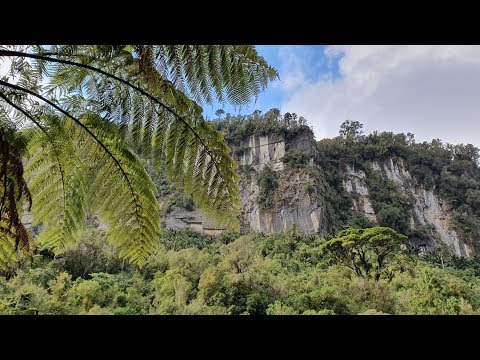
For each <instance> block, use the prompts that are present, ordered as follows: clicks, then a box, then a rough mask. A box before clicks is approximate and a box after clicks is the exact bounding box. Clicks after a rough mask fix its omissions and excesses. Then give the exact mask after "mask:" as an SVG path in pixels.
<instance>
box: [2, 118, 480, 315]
mask: <svg viewBox="0 0 480 360" xmlns="http://www.w3.org/2000/svg"><path fill="white" fill-rule="evenodd" d="M212 123H213V124H214V125H215V126H216V127H217V128H218V129H221V130H222V131H223V133H224V136H225V139H226V141H227V143H228V144H229V146H230V147H231V149H232V152H233V156H234V159H235V160H236V162H237V163H238V164H239V171H240V174H241V200H242V212H241V216H240V223H241V234H239V233H235V232H232V231H226V230H225V229H222V228H220V227H217V226H216V225H215V223H214V222H213V221H211V220H209V219H207V218H206V217H205V216H203V215H202V214H201V213H200V212H199V211H198V210H197V209H196V208H195V206H194V204H193V202H192V200H191V199H189V198H187V197H185V196H184V195H183V193H182V191H181V188H180V189H175V188H174V187H173V186H172V185H168V184H167V182H166V181H165V179H164V177H163V175H162V174H158V173H156V174H152V175H153V179H154V181H155V183H156V185H157V187H158V199H159V201H160V203H161V205H162V208H163V211H164V214H163V219H164V225H165V227H166V228H167V230H164V231H163V233H162V234H161V246H160V247H159V248H158V249H157V251H156V253H155V254H154V255H153V256H151V257H150V258H149V259H148V261H147V262H146V265H145V266H144V267H141V268H140V267H138V266H136V265H133V264H129V263H128V262H125V261H123V260H120V258H119V256H118V250H116V249H115V248H114V247H113V246H112V245H109V244H108V243H107V241H106V236H105V227H104V226H103V225H102V224H99V223H98V222H97V220H96V219H95V218H94V217H92V218H90V219H89V221H88V227H89V229H88V230H87V231H86V232H85V233H83V236H82V240H81V241H80V242H79V243H77V244H73V245H71V246H70V247H69V248H68V249H67V250H66V251H65V252H64V253H62V254H59V255H54V253H53V252H52V251H51V249H50V248H48V247H46V246H37V247H36V248H35V249H34V255H33V258H32V259H28V258H24V259H23V260H22V262H21V263H20V264H19V266H18V267H17V268H15V269H11V270H10V271H8V272H4V273H3V274H2V275H3V276H0V314H119V315H122V314H223V315H239V314H244V315H262V314H268V315H292V314H304V315H333V314H479V313H480V282H479V276H480V256H478V249H479V247H480V243H479V241H478V239H479V231H480V222H479V215H480V176H479V174H480V173H479V168H478V156H479V153H478V152H479V151H478V149H476V148H475V147H473V146H471V145H449V144H443V143H442V142H441V141H440V140H434V141H432V142H430V143H426V142H423V143H417V142H415V139H414V136H413V135H412V134H407V135H405V134H392V133H389V132H384V133H374V134H369V135H363V134H362V133H361V124H359V123H357V122H346V123H344V124H343V125H342V128H341V129H340V135H339V136H338V137H336V138H333V139H319V141H316V139H315V138H314V136H313V133H312V131H311V129H310V128H309V127H308V125H307V123H306V121H305V119H303V118H299V119H298V121H297V118H296V116H295V115H294V114H285V115H283V116H281V115H280V114H279V112H277V111H275V110H271V111H269V112H267V113H266V114H264V115H261V114H260V113H259V112H255V113H254V114H252V115H251V116H248V117H231V116H229V115H228V114H227V116H226V118H225V119H221V120H215V121H212ZM34 230H38V229H34ZM402 234H403V235H402ZM336 245H338V246H336Z"/></svg>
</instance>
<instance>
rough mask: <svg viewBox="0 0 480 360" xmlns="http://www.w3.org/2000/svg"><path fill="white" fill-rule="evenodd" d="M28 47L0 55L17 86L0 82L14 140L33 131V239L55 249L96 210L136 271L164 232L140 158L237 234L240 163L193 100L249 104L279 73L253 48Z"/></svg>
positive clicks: (30, 152)
mask: <svg viewBox="0 0 480 360" xmlns="http://www.w3.org/2000/svg"><path fill="white" fill-rule="evenodd" d="M33 49H34V50H35V53H33V52H28V51H26V50H27V49H25V48H14V49H1V48H0V57H2V56H3V57H9V58H12V59H14V61H13V64H12V72H11V75H12V77H10V78H5V79H2V80H0V94H1V95H0V96H1V98H2V100H3V101H2V102H0V110H3V111H4V112H6V113H9V114H10V115H11V116H10V117H8V118H13V119H16V120H15V121H13V122H12V123H13V124H14V126H15V125H20V121H23V123H22V125H20V126H17V129H16V131H18V128H19V127H24V126H25V125H23V124H24V123H27V124H28V123H30V124H31V123H33V124H35V125H36V126H37V127H39V129H40V130H38V131H34V130H30V129H29V130H28V131H26V132H25V134H28V137H29V139H30V141H29V146H28V147H27V150H28V151H27V158H28V162H27V168H26V178H27V180H28V184H29V186H30V189H31V192H32V195H33V207H32V214H33V215H34V218H35V222H37V223H41V224H42V225H43V228H44V229H43V231H42V233H41V235H40V237H39V241H40V242H43V243H45V244H48V245H50V246H52V247H53V248H54V249H55V251H57V252H60V251H62V250H63V249H64V248H65V247H66V246H68V244H69V243H71V242H73V241H75V239H76V238H77V237H78V234H79V232H80V230H81V229H82V228H83V225H84V223H85V217H86V214H87V213H88V212H91V213H97V214H98V215H99V216H100V217H101V218H102V219H103V220H104V222H105V223H106V224H107V227H108V233H109V235H110V240H111V241H112V242H113V243H114V244H115V245H116V246H118V247H120V253H121V255H122V256H123V257H125V258H127V259H129V260H132V261H134V262H136V263H137V264H140V265H142V264H143V263H144V262H145V259H146V258H147V257H148V255H149V254H151V253H152V251H153V249H154V246H155V244H156V240H157V239H158V235H159V233H160V229H159V208H158V203H157V201H156V199H155V196H154V194H155V188H154V185H153V183H152V182H151V180H150V178H149V177H148V175H147V174H146V172H145V169H144V167H143V166H142V163H141V161H140V160H139V158H138V157H137V155H138V156H141V157H143V158H144V159H145V160H147V161H148V162H149V163H150V164H151V165H153V166H154V167H155V168H157V169H162V170H163V171H164V172H165V174H166V176H167V179H168V180H170V181H171V182H173V183H174V184H175V185H176V186H177V187H180V188H183V189H184V191H185V193H186V195H192V197H193V199H194V202H195V204H196V205H197V207H198V208H200V209H201V210H202V211H203V212H204V213H205V214H206V215H207V216H208V217H210V218H212V219H213V220H216V221H217V222H218V223H219V224H221V225H226V226H230V227H237V228H238V220H237V215H238V213H239V205H240V204H239V193H238V179H239V176H238V174H237V171H236V167H237V165H236V163H235V162H234V161H233V160H232V159H231V157H230V156H229V153H230V149H229V148H228V147H227V146H226V145H225V143H224V139H223V136H222V135H221V133H219V132H217V131H215V130H214V129H213V128H212V127H211V126H210V125H209V124H208V123H207V122H206V121H205V120H204V119H203V117H202V115H201V113H202V109H201V107H200V106H199V104H198V103H200V104H201V103H203V102H205V103H212V102H213V101H214V100H220V101H225V100H227V101H229V102H231V103H233V104H235V105H242V104H245V103H247V102H249V101H250V99H251V98H252V97H255V96H257V95H258V94H259V92H260V91H261V90H263V89H264V88H265V87H266V86H267V84H268V82H269V81H271V80H273V79H274V78H275V77H276V76H277V73H276V71H275V70H274V69H273V68H271V67H269V66H268V64H267V63H266V62H265V60H264V59H263V58H261V57H259V56H258V54H257V53H256V51H255V49H254V48H253V47H251V46H174V45H168V46H167V45H155V46H53V47H51V48H50V49H49V50H48V51H47V50H46V49H44V48H42V47H33ZM27 60H28V61H27ZM44 76H49V80H50V81H49V83H48V85H47V86H46V87H42V85H41V81H42V79H43V77H44ZM169 77H170V79H169ZM13 79H16V81H13ZM191 98H193V100H192V99H191ZM195 101H196V102H195ZM129 149H132V150H129ZM4 193H5V191H4ZM2 241H3V240H2ZM4 242H5V243H6V244H7V243H8V241H6V240H5V241H4ZM0 266H1V264H0Z"/></svg>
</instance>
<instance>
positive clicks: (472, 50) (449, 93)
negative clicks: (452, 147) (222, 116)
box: [204, 45, 480, 147]
mask: <svg viewBox="0 0 480 360" xmlns="http://www.w3.org/2000/svg"><path fill="white" fill-rule="evenodd" d="M257 50H258V52H259V53H260V55H262V56H263V57H264V58H265V59H266V60H267V61H268V62H269V63H270V64H271V65H272V66H274V67H275V68H277V69H278V71H279V75H280V80H278V81H275V82H274V83H271V84H270V86H269V88H268V89H267V90H266V91H264V92H263V93H261V94H260V96H259V98H258V99H257V102H256V103H253V102H252V103H251V104H249V106H248V107H244V108H241V109H239V108H237V109H234V108H233V107H232V106H229V105H224V106H223V109H224V110H225V112H230V113H231V114H239V113H240V114H251V113H252V112H253V111H254V110H256V109H258V110H261V111H262V112H265V111H267V110H269V109H271V108H274V107H275V108H279V109H280V110H281V111H282V112H283V113H284V112H287V111H288V112H295V113H297V114H298V115H299V116H300V115H301V116H304V117H305V118H306V119H307V122H308V123H309V125H311V126H312V127H313V129H314V132H315V135H316V138H317V139H320V138H323V137H333V136H336V135H337V134H338V129H339V126H340V124H341V123H342V122H343V121H344V120H346V119H352V120H358V121H360V122H362V123H363V124H364V130H365V132H367V133H368V132H371V131H373V130H379V131H394V132H405V133H407V132H413V133H414V134H415V137H416V139H417V141H423V140H428V141H429V140H431V139H433V138H440V139H442V140H444V141H445V142H450V143H472V144H474V145H475V146H477V147H480V101H479V100H478V98H479V95H480V46H463V45H455V46H446V45H429V46H421V45H414V46H408V45H401V46H399V45H384V46H382V45H353V46H347V45H342V46H335V45H331V46H320V45H318V46H312V45H302V46H299V45H281V46H276V45H275V46H273V45H272V46H270V45H262V46H257ZM219 108H222V105H220V104H217V105H214V106H208V105H206V106H204V113H205V115H206V116H207V117H208V118H213V117H215V115H214V113H215V111H216V110H217V109H219Z"/></svg>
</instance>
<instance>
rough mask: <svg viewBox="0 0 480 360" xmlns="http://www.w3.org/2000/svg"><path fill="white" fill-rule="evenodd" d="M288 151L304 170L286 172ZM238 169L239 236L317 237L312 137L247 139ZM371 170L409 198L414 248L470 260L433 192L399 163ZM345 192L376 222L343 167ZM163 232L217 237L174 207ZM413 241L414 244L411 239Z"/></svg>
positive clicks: (351, 172) (359, 179)
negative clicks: (268, 173)
mask: <svg viewBox="0 0 480 360" xmlns="http://www.w3.org/2000/svg"><path fill="white" fill-rule="evenodd" d="M289 151H302V152H305V153H307V154H308V155H309V164H308V165H309V166H308V168H301V169H298V168H297V169H295V168H289V167H288V166H287V165H286V164H285V163H284V161H283V159H284V157H285V155H286V154H287V153H288V152H289ZM235 157H236V161H237V162H238V163H239V165H240V166H241V184H240V185H241V186H240V187H241V190H240V191H241V202H242V212H241V218H240V224H241V232H242V233H247V232H250V231H260V232H263V233H274V232H282V231H284V230H286V229H288V228H289V227H291V226H292V225H293V224H296V225H297V228H298V230H299V231H301V232H302V233H305V234H313V233H323V232H324V231H325V229H326V228H327V222H328V219H327V218H326V215H325V199H324V188H323V185H322V183H321V181H319V180H318V177H316V176H314V175H312V174H313V172H312V171H309V170H308V169H310V170H312V169H313V170H314V171H320V172H321V171H322V169H321V168H320V166H319V165H318V154H317V148H316V145H315V139H314V137H313V134H312V133H311V132H309V131H302V132H300V133H298V134H294V135H291V134H290V135H289V136H286V135H282V134H280V135H278V134H272V135H266V136H251V137H249V138H248V139H246V140H245V141H244V146H243V149H241V150H238V149H237V154H236V155H235ZM370 165H371V167H372V169H373V170H376V171H380V172H382V173H383V174H384V175H385V177H386V178H387V179H390V180H391V181H393V182H394V183H395V184H397V185H398V188H399V190H400V191H401V192H403V194H404V195H406V196H407V197H408V198H409V199H411V203H412V206H411V210H410V215H411V219H410V226H411V228H412V229H423V230H425V229H427V230H428V231H429V233H430V240H425V239H421V240H420V239H418V241H417V242H416V243H415V245H417V246H421V247H425V248H426V249H427V250H428V249H431V248H433V247H435V246H436V244H445V245H447V246H448V247H449V248H450V249H451V250H452V251H453V252H454V253H455V254H457V255H460V256H470V255H472V254H473V250H472V248H471V247H469V246H468V245H467V244H465V242H464V241H462V239H461V237H460V236H459V234H457V233H456V232H455V231H454V230H452V229H450V227H449V222H450V217H449V213H450V210H451V209H450V207H449V205H448V204H447V203H446V202H445V201H444V200H443V199H441V198H439V197H438V196H437V195H436V193H435V192H434V190H427V189H425V188H424V187H423V186H421V185H419V184H417V182H416V181H415V180H414V179H413V178H412V176H411V175H410V173H409V172H408V170H407V167H406V165H405V163H404V161H403V159H401V158H393V157H392V158H386V159H384V160H382V161H378V160H377V161H372V162H370ZM266 166H268V167H269V168H270V169H272V170H273V171H274V172H275V174H276V176H277V179H278V188H277V189H276V190H275V197H274V199H273V204H274V205H273V206H272V207H271V208H268V209H264V210H262V208H261V206H260V205H259V203H258V196H259V193H260V188H259V184H258V178H259V174H260V173H261V172H262V170H264V168H265V167H266ZM344 175H345V180H344V182H343V185H344V188H345V190H346V191H347V192H348V193H349V194H351V198H352V209H353V210H356V211H359V212H362V213H364V214H365V215H366V217H367V218H368V219H370V220H371V221H372V222H374V223H375V222H376V221H377V216H376V214H375V211H374V206H373V205H372V202H371V199H370V192H369V189H368V186H367V178H366V177H367V175H366V173H365V172H364V171H362V170H360V169H356V168H353V167H352V166H346V167H345V174H344ZM165 225H166V227H167V228H174V229H175V228H181V227H185V226H190V227H192V228H194V229H196V230H198V231H200V232H202V233H206V234H218V233H220V232H221V231H222V230H223V229H220V228H217V227H216V226H215V225H214V224H213V223H212V222H210V221H208V220H207V219H205V218H204V217H203V215H202V214H201V213H200V212H198V211H196V210H194V211H187V210H185V209H181V208H178V207H175V208H174V209H173V211H171V212H170V213H169V214H167V215H166V216H165ZM413 241H414V242H415V239H414V240H413Z"/></svg>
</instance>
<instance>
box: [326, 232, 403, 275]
mask: <svg viewBox="0 0 480 360" xmlns="http://www.w3.org/2000/svg"><path fill="white" fill-rule="evenodd" d="M406 239H407V237H406V236H404V235H401V234H398V233H397V232H395V230H393V229H391V228H388V227H380V226H375V227H372V228H368V229H353V228H349V229H346V230H342V231H341V232H340V233H338V235H337V236H336V237H334V238H333V239H331V240H329V241H327V242H326V243H325V244H323V245H322V246H321V249H322V250H324V251H326V252H327V253H328V254H329V255H330V256H331V257H332V259H333V261H334V262H336V263H338V264H342V265H345V266H348V267H349V268H350V269H352V270H353V271H355V274H357V275H358V276H361V277H373V278H375V280H376V281H378V280H380V276H381V274H382V271H383V270H384V268H385V266H386V265H387V264H388V262H389V261H390V260H391V258H392V257H393V255H394V252H395V250H397V249H399V248H400V244H401V243H402V242H404V241H405V240H406Z"/></svg>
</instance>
